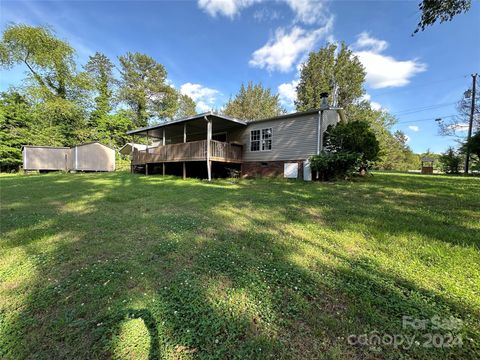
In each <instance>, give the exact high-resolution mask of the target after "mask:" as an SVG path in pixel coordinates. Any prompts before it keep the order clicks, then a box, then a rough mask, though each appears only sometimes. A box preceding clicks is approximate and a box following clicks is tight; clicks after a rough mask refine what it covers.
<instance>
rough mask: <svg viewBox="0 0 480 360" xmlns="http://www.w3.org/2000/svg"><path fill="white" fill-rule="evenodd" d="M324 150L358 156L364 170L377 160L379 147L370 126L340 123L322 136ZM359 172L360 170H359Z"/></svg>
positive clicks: (362, 122) (355, 122)
mask: <svg viewBox="0 0 480 360" xmlns="http://www.w3.org/2000/svg"><path fill="white" fill-rule="evenodd" d="M324 142H325V149H326V150H327V151H330V152H339V151H346V152H349V153H356V154H358V155H359V157H360V159H361V160H362V161H361V165H360V167H361V168H362V169H364V170H367V169H368V168H370V166H371V164H372V163H373V162H374V161H376V160H378V154H379V152H380V145H379V142H378V140H377V137H376V136H375V133H374V132H373V130H372V129H371V128H370V124H369V123H367V122H365V121H351V122H341V123H338V124H337V125H336V126H331V125H330V126H329V127H328V128H327V131H326V132H325V134H324ZM360 170H361V169H360Z"/></svg>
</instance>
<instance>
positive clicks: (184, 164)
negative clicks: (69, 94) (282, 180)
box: [127, 108, 344, 180]
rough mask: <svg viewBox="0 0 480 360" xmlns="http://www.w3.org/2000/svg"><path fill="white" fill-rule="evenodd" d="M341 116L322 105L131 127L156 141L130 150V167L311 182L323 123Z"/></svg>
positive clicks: (133, 132)
mask: <svg viewBox="0 0 480 360" xmlns="http://www.w3.org/2000/svg"><path fill="white" fill-rule="evenodd" d="M343 117H344V115H343V111H342V110H341V109H331V108H326V109H324V110H310V111H305V112H297V113H293V114H287V115H281V116H277V117H273V118H269V119H263V120H257V121H250V122H245V121H242V120H238V119H233V118H230V117H228V116H224V115H220V114H216V113H213V112H207V113H203V114H198V115H195V116H191V117H187V118H183V119H178V120H173V121H169V122H165V123H161V124H158V125H154V126H149V127H144V128H140V129H136V130H131V131H129V132H128V133H127V134H130V135H133V136H134V137H135V136H145V137H147V138H148V140H149V142H155V145H153V146H148V147H147V148H146V149H145V150H138V149H135V148H134V149H133V154H132V171H142V172H145V174H153V173H157V174H175V175H181V176H183V177H184V178H185V177H187V176H189V177H190V176H192V177H205V178H208V179H209V180H210V179H211V178H212V177H224V176H228V175H229V173H230V172H231V171H237V172H239V173H240V174H241V176H242V177H257V176H281V177H289V178H300V179H302V178H303V179H305V180H311V173H310V172H309V164H308V159H309V157H310V156H312V155H314V154H318V153H319V152H320V151H321V149H322V148H323V144H322V143H323V140H322V139H323V133H324V131H325V130H326V128H327V126H328V125H331V124H336V123H337V122H338V121H340V120H341V119H343ZM157 143H158V145H157Z"/></svg>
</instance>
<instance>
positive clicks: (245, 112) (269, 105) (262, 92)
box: [223, 82, 285, 121]
mask: <svg viewBox="0 0 480 360" xmlns="http://www.w3.org/2000/svg"><path fill="white" fill-rule="evenodd" d="M223 113H224V114H225V115H227V116H231V117H235V118H239V119H244V120H246V121H249V120H259V119H266V118H269V117H274V116H278V115H281V114H284V113H285V110H284V109H283V108H282V106H281V105H280V100H279V96H278V94H276V95H274V94H272V92H271V90H270V89H269V88H264V87H263V86H262V84H253V83H252V82H249V83H248V84H247V86H246V87H245V85H244V84H242V86H241V87H240V90H239V92H238V93H237V95H235V97H234V98H233V99H230V100H229V101H228V103H227V104H226V105H225V109H224V110H223Z"/></svg>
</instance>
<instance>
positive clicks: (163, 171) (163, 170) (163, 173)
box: [162, 128, 165, 176]
mask: <svg viewBox="0 0 480 360" xmlns="http://www.w3.org/2000/svg"><path fill="white" fill-rule="evenodd" d="M162 145H163V146H165V128H163V129H162ZM162 175H163V176H165V161H164V162H162Z"/></svg>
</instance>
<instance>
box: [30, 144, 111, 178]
mask: <svg viewBox="0 0 480 360" xmlns="http://www.w3.org/2000/svg"><path fill="white" fill-rule="evenodd" d="M22 156H23V169H24V170H25V171H29V170H38V171H55V170H56V171H71V170H74V171H115V150H114V149H112V148H110V147H108V146H106V145H103V144H101V143H99V142H91V143H86V144H80V145H76V146H74V147H72V148H69V147H53V146H36V145H24V146H22Z"/></svg>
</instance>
